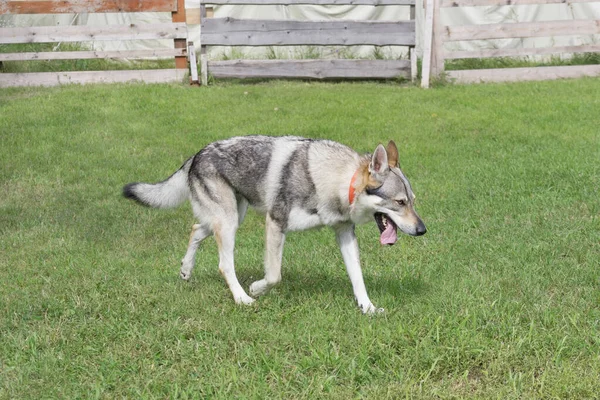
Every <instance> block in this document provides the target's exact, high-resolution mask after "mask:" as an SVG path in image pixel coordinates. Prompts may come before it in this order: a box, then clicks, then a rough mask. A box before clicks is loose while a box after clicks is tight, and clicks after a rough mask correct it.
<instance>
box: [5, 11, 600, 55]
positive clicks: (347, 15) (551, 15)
mask: <svg viewBox="0 0 600 400" xmlns="http://www.w3.org/2000/svg"><path fill="white" fill-rule="evenodd" d="M599 1H600V0H599ZM199 5H200V4H199V1H198V0H187V1H186V8H188V9H192V8H196V9H197V8H199ZM214 15H215V17H225V16H229V17H235V18H255V19H258V18H260V19H296V20H330V19H347V20H372V21H385V20H388V21H389V20H392V21H393V20H407V19H409V7H407V6H380V7H373V6H319V5H298V6H280V5H270V6H240V5H224V6H216V7H215V8H214ZM423 17H424V15H423V11H422V0H417V7H416V19H417V52H418V53H419V54H421V38H422V32H421V29H422V26H423V24H422V23H421V22H422V21H423ZM571 19H575V20H577V19H596V20H600V2H598V3H574V4H549V5H527V6H497V7H495V6H494V7H461V8H458V7H456V8H444V9H442V20H443V21H442V22H443V23H444V24H445V25H451V26H454V25H472V24H489V23H501V22H533V21H552V20H571ZM169 21H171V16H170V13H104V14H78V15H17V16H10V15H8V16H1V17H0V26H2V27H6V26H36V25H37V26H41V25H113V24H114V25H117V24H130V23H148V22H169ZM188 34H189V40H191V41H193V42H194V43H195V44H196V45H198V44H199V42H200V26H199V25H189V26H188ZM594 43H600V35H579V36H563V37H550V38H531V39H503V40H486V41H469V42H455V43H449V44H447V45H446V46H447V48H448V49H452V50H474V49H483V48H519V47H548V46H568V45H580V44H594ZM93 46H94V48H95V49H98V50H100V49H105V50H125V49H134V48H135V49H141V48H157V47H159V48H160V47H173V41H172V40H156V41H132V42H95V43H94V44H93ZM314 51H315V48H310V49H306V48H300V49H299V48H297V47H296V48H293V47H286V48H274V47H272V48H258V49H256V48H241V49H240V48H238V49H235V50H232V49H228V48H222V47H213V48H210V50H209V54H210V56H211V58H223V56H226V57H232V56H233V57H235V56H239V55H244V56H246V57H252V58H265V57H268V56H269V55H270V56H276V57H277V58H290V57H306V56H307V52H314ZM379 51H381V52H382V54H383V55H384V56H385V57H390V58H396V57H399V56H401V55H403V54H406V51H407V49H406V48H402V47H394V48H392V47H389V46H385V47H384V48H382V49H379ZM319 52H320V53H319V54H320V55H322V56H329V57H335V58H337V57H344V56H350V57H357V56H360V57H370V56H373V52H374V48H373V47H372V46H354V47H352V48H350V49H344V48H339V47H338V48H326V49H322V50H319ZM273 53H274V54H273Z"/></svg>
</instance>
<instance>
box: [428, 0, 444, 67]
mask: <svg viewBox="0 0 600 400" xmlns="http://www.w3.org/2000/svg"><path fill="white" fill-rule="evenodd" d="M441 4H442V0H433V34H432V44H431V46H432V47H431V50H432V56H431V75H432V76H434V77H439V76H440V75H441V74H442V73H443V72H444V39H443V33H444V25H443V24H442V18H441Z"/></svg>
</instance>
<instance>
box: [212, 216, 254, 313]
mask: <svg viewBox="0 0 600 400" xmlns="http://www.w3.org/2000/svg"><path fill="white" fill-rule="evenodd" d="M235 218H236V220H229V221H224V220H221V221H219V222H218V223H214V224H213V230H214V235H215V240H216V241H217V247H218V248H219V271H220V272H221V274H222V275H223V277H224V278H225V282H227V286H229V290H231V294H232V295H233V299H234V300H235V302H236V303H237V304H252V303H253V302H254V299H253V298H252V297H250V296H248V294H246V291H245V290H244V289H243V288H242V286H241V285H240V282H239V281H238V279H237V276H236V274H235V267H234V262H233V248H234V245H235V233H236V230H237V223H236V222H237V215H236V216H235Z"/></svg>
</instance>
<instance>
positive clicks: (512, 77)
mask: <svg viewBox="0 0 600 400" xmlns="http://www.w3.org/2000/svg"><path fill="white" fill-rule="evenodd" d="M599 1H600V0H427V9H426V18H425V44H424V60H423V77H424V79H423V81H422V85H423V86H424V87H427V86H428V84H429V76H430V75H431V76H439V75H440V74H442V73H445V74H446V75H447V77H448V78H450V79H451V80H454V81H456V82H459V83H474V82H505V81H525V80H546V79H560V78H577V77H583V76H598V75H600V65H573V66H555V67H530V68H502V69H500V68H496V69H475V70H459V71H446V72H444V61H445V60H449V59H465V58H491V57H525V56H536V55H549V54H560V53H573V54H575V53H588V52H600V45H599V44H592V45H581V46H563V47H541V48H519V49H483V50H473V51H448V50H446V49H445V48H444V43H449V42H455V41H469V40H489V39H511V38H533V37H554V36H572V35H593V34H600V20H591V19H581V20H561V21H544V22H512V23H500V24H486V25H466V26H445V25H443V23H442V20H441V15H440V14H441V11H443V9H444V8H448V7H480V6H501V5H504V6H513V7H518V6H520V5H528V4H557V3H592V2H599Z"/></svg>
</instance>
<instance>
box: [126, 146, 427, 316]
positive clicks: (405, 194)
mask: <svg viewBox="0 0 600 400" xmlns="http://www.w3.org/2000/svg"><path fill="white" fill-rule="evenodd" d="M123 194H124V196H125V197H128V198H131V199H133V200H136V201H138V202H139V203H142V204H144V205H147V206H150V207H156V208H171V207H175V206H178V205H180V204H181V203H183V202H184V201H185V200H187V199H189V200H190V201H191V203H192V209H193V211H194V214H195V216H196V218H197V219H198V221H199V222H198V223H197V224H195V225H194V226H193V227H192V233H191V237H190V241H189V246H188V249H187V252H186V254H185V256H184V258H183V260H182V264H181V272H180V275H181V277H182V278H183V279H185V280H187V279H189V278H190V276H191V273H192V269H193V267H194V263H195V255H196V251H197V249H198V246H199V244H200V242H202V241H203V240H204V239H206V238H207V237H209V236H211V235H214V237H215V240H216V242H217V246H218V249H219V270H220V272H221V273H222V275H223V276H224V278H225V281H226V282H227V285H228V286H229V289H230V290H231V293H232V294H233V298H234V300H235V302H236V303H239V304H251V303H252V302H254V299H253V297H257V296H260V295H263V294H266V293H267V292H268V291H269V290H270V289H271V288H272V287H273V286H275V285H276V284H278V283H279V282H280V281H281V260H282V254H283V244H284V241H285V235H286V233H287V232H290V231H298V230H304V229H309V228H313V227H317V226H323V225H327V226H330V227H332V228H333V230H334V231H335V234H336V239H337V242H338V244H339V246H340V249H341V252H342V256H343V259H344V263H345V264H346V269H347V272H348V276H349V277H350V281H351V282H352V287H353V290H354V296H355V298H356V301H357V302H358V306H359V307H360V309H361V311H362V312H363V313H366V314H372V313H377V312H380V311H382V309H380V308H377V307H375V306H374V305H373V303H372V302H371V300H370V299H369V297H368V295H367V290H366V288H365V284H364V281H363V276H362V271H361V267H360V260H359V253H358V243H357V240H356V236H355V234H354V227H355V224H360V223H365V222H368V221H372V220H373V219H375V221H376V222H377V225H378V226H379V229H380V231H381V237H380V241H381V243H382V244H393V243H394V242H395V241H396V234H397V229H400V230H401V231H402V232H404V233H406V234H409V235H412V236H418V235H423V234H424V233H425V232H426V228H425V225H424V224H423V221H422V220H421V218H420V217H419V216H418V215H417V213H416V212H415V209H414V200H415V196H414V194H413V192H412V189H411V186H410V183H409V182H408V180H407V179H406V177H405V176H404V174H403V173H402V171H401V170H400V168H399V165H398V150H397V148H396V145H395V144H394V142H392V141H390V143H389V144H388V146H387V148H385V147H383V145H381V144H380V145H378V146H377V148H376V149H375V151H374V153H373V154H372V155H365V156H362V155H360V154H358V153H357V152H355V151H354V150H352V149H350V148H349V147H347V146H344V145H342V144H340V143H337V142H333V141H330V140H312V139H305V138H301V137H292V136H283V137H269V136H245V137H234V138H230V139H225V140H220V141H217V142H214V143H211V144H209V145H208V146H206V147H205V148H203V149H202V150H200V152H198V153H197V154H196V155H195V156H193V157H191V158H189V159H188V160H187V161H186V162H185V163H184V164H183V166H182V167H181V168H180V169H179V170H178V171H176V172H175V173H174V174H173V175H171V176H170V177H169V178H167V179H166V180H164V181H162V182H159V183H156V184H148V183H130V184H128V185H126V186H125V187H124V188H123ZM249 205H250V206H252V207H253V208H254V209H256V210H257V211H258V212H260V213H263V214H265V215H266V251H265V276H264V278H263V279H260V280H258V281H256V282H254V283H252V284H251V285H250V295H251V296H253V297H250V296H249V295H248V294H247V293H246V291H245V290H244V289H243V288H242V286H241V285H240V283H239V282H238V279H237V277H236V274H235V269H234V258H233V256H234V243H235V234H236V231H237V229H238V227H239V226H240V224H241V223H242V221H243V220H244V216H245V214H246V210H247V208H248V206H249Z"/></svg>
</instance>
